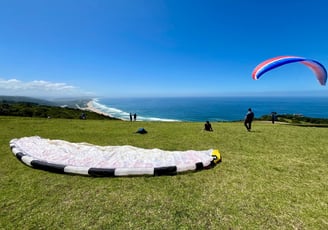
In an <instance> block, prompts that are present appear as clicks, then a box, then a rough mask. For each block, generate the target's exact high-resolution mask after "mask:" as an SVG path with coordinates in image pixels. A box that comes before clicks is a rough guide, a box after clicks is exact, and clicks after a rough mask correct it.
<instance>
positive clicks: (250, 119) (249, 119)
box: [244, 108, 254, 131]
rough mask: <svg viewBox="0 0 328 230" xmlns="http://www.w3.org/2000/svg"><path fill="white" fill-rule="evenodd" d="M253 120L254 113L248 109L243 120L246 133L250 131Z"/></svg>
mask: <svg viewBox="0 0 328 230" xmlns="http://www.w3.org/2000/svg"><path fill="white" fill-rule="evenodd" d="M253 119H254V112H253V111H252V109H251V108H249V109H248V111H247V113H246V116H245V120H244V125H245V127H246V129H247V131H251V129H252V122H253Z"/></svg>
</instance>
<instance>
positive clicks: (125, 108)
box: [93, 97, 328, 121]
mask: <svg viewBox="0 0 328 230" xmlns="http://www.w3.org/2000/svg"><path fill="white" fill-rule="evenodd" d="M93 106H94V107H95V108H97V109H98V110H100V111H102V112H104V113H106V114H109V115H111V116H114V117H117V118H121V119H125V120H129V119H130V118H129V114H130V113H132V114H134V113H136V114H137V120H144V121H206V120H209V121H237V120H242V119H243V118H244V116H245V114H246V112H247V109H248V108H252V109H253V111H254V112H255V117H260V116H262V115H266V114H270V113H271V112H277V113H278V114H302V115H304V116H309V117H316V118H328V97H326V98H325V97H290V98H289V97H267V98H263V97H211V98H204V97H199V98H196V97H195V98H192V97H188V98H120V99H119V98H101V99H94V100H93Z"/></svg>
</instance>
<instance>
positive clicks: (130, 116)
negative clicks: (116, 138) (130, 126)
mask: <svg viewBox="0 0 328 230" xmlns="http://www.w3.org/2000/svg"><path fill="white" fill-rule="evenodd" d="M130 121H132V113H130Z"/></svg>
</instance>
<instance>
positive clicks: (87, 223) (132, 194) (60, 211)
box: [0, 116, 328, 229]
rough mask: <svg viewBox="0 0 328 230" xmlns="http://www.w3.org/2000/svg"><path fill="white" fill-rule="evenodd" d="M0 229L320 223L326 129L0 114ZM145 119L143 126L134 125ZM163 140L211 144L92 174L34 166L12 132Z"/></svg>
mask: <svg viewBox="0 0 328 230" xmlns="http://www.w3.org/2000/svg"><path fill="white" fill-rule="evenodd" d="M0 125H1V130H2V132H1V139H0V148H1V149H0V150H1V151H0V159H1V161H0V184H1V186H0V194H1V196H0V208H1V212H0V229H327V228H328V222H327V220H328V212H327V209H328V176H327V175H328V168H327V163H328V139H327V136H328V129H326V128H317V127H301V126H292V125H286V124H274V125H272V124H271V123H269V122H262V121H255V122H254V124H253V130H254V131H252V132H247V131H246V130H245V128H244V127H243V124H242V122H224V123H219V122H216V123H213V124H212V125H213V129H214V132H205V131H203V130H202V129H203V123H197V122H177V123H174V122H173V123H165V122H125V121H119V120H91V119H89V120H79V119H44V118H33V117H8V116H0ZM139 127H144V128H145V129H146V130H147V131H148V134H145V135H138V134H135V131H136V130H137V129H138V128H139ZM34 135H38V136H41V137H44V138H50V139H61V140H66V141H70V142H88V143H91V144H95V145H102V146H104V145H133V146H138V147H142V148H160V149H164V150H188V149H195V150H203V149H209V148H218V149H219V150H220V152H221V154H222V157H223V161H222V163H220V164H219V165H217V166H216V167H214V168H212V169H208V170H203V171H198V172H190V173H184V174H178V175H176V176H162V177H151V176H147V177H146V176H140V177H119V178H93V177H86V176H74V175H67V174H56V173H50V172H46V171H42V170H36V169H32V168H30V167H28V166H25V165H24V164H22V163H21V162H20V161H19V160H17V159H16V158H15V157H14V155H13V154H12V153H11V150H10V148H9V141H10V140H11V139H13V138H19V137H24V136H34Z"/></svg>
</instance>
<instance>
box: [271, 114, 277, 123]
mask: <svg viewBox="0 0 328 230" xmlns="http://www.w3.org/2000/svg"><path fill="white" fill-rule="evenodd" d="M276 114H277V113H276V112H272V113H271V122H272V124H274V122H275V120H276Z"/></svg>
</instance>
